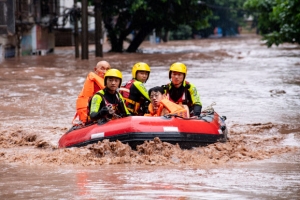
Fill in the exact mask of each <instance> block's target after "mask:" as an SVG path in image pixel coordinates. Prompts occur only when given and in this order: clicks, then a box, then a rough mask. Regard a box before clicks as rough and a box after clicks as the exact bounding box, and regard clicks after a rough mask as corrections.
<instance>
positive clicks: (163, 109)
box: [145, 86, 189, 118]
mask: <svg viewBox="0 0 300 200" xmlns="http://www.w3.org/2000/svg"><path fill="white" fill-rule="evenodd" d="M164 92H165V91H164V88H163V87H159V86H156V87H154V88H151V89H150V90H149V96H150V99H151V103H150V104H149V107H148V109H149V113H150V114H145V116H163V115H167V114H172V115H178V116H181V117H184V118H188V117H189V112H188V110H187V109H185V108H184V107H182V106H180V105H178V104H176V103H174V102H171V101H170V100H168V99H167V98H166V95H165V93H164Z"/></svg>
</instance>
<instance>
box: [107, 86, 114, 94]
mask: <svg viewBox="0 0 300 200" xmlns="http://www.w3.org/2000/svg"><path fill="white" fill-rule="evenodd" d="M106 89H107V92H108V93H110V94H114V93H115V92H116V90H115V91H113V90H111V89H109V88H108V87H106Z"/></svg>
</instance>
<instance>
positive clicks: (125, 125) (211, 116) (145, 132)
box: [59, 110, 228, 148]
mask: <svg viewBox="0 0 300 200" xmlns="http://www.w3.org/2000/svg"><path fill="white" fill-rule="evenodd" d="M225 119H226V117H225V116H223V117H221V116H219V115H218V114H217V113H216V112H214V111H213V110H211V111H210V112H206V111H204V112H202V113H201V117H199V118H194V119H192V118H182V117H179V116H174V115H166V116H162V117H146V116H130V117H125V118H120V119H115V120H111V121H103V120H102V121H98V122H97V123H94V124H91V125H87V126H83V127H81V126H78V125H76V126H73V127H72V128H71V129H70V130H69V131H68V132H66V133H65V134H64V135H63V136H62V137H61V138H60V140H59V147H60V148H63V147H80V146H85V145H87V144H91V143H96V142H98V141H102V140H104V139H109V141H116V140H119V141H121V142H122V143H128V144H129V145H130V146H131V147H133V148H135V147H136V145H138V144H142V143H143V142H144V141H146V140H153V139H154V138H155V137H159V138H160V140H161V141H162V142H168V143H172V144H176V143H178V144H179V146H180V147H181V148H192V147H196V146H201V145H206V144H210V143H215V142H218V141H220V142H225V141H226V140H227V132H228V131H227V127H226V124H225Z"/></svg>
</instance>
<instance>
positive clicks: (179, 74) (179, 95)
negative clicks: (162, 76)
mask: <svg viewBox="0 0 300 200" xmlns="http://www.w3.org/2000/svg"><path fill="white" fill-rule="evenodd" d="M186 75H187V67H186V66H185V64H183V63H180V62H176V63H173V64H172V65H171V66H170V70H169V79H170V80H171V83H168V84H167V85H163V86H162V87H164V89H165V93H166V96H167V99H169V100H170V101H172V102H174V103H176V104H180V105H185V106H187V107H188V108H189V110H190V116H191V117H192V116H200V114H201V109H202V103H201V100H200V95H199V93H198V92H197V89H196V87H195V85H194V84H192V83H190V82H188V81H186V80H185V78H186Z"/></svg>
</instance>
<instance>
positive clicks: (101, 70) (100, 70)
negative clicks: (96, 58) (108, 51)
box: [94, 60, 110, 78]
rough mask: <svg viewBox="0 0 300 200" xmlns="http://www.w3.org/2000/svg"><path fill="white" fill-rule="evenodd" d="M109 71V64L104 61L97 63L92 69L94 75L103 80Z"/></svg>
mask: <svg viewBox="0 0 300 200" xmlns="http://www.w3.org/2000/svg"><path fill="white" fill-rule="evenodd" d="M109 69H110V64H109V63H108V62H106V61H105V60H102V61H100V62H98V63H97V65H96V67H95V68H94V70H95V73H96V74H97V75H98V76H100V77H102V78H104V74H105V73H106V71H107V70H109Z"/></svg>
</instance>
